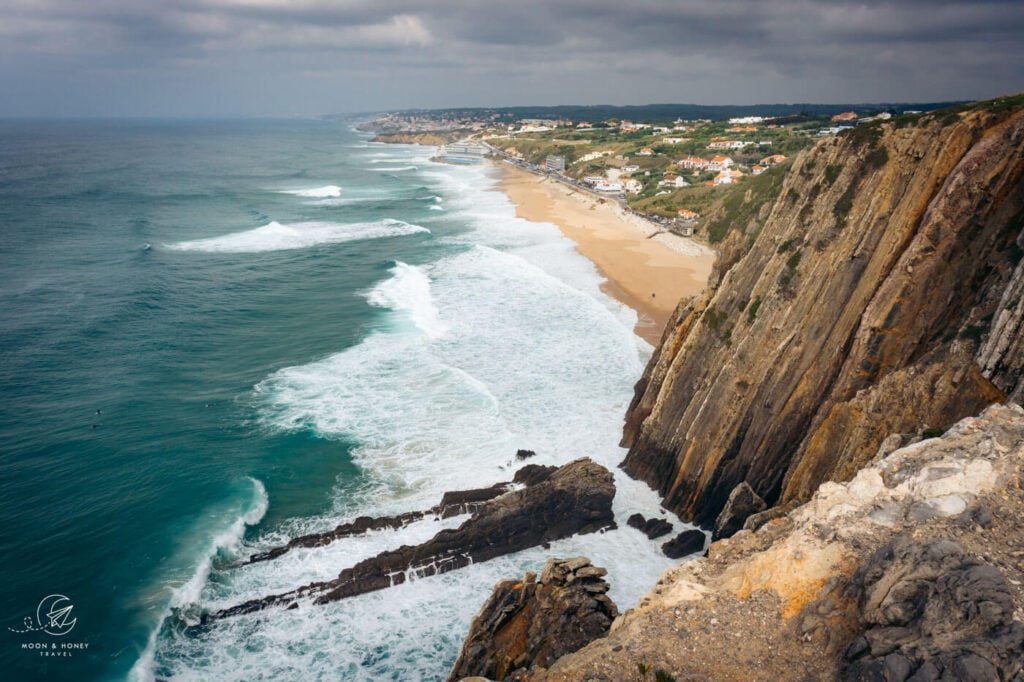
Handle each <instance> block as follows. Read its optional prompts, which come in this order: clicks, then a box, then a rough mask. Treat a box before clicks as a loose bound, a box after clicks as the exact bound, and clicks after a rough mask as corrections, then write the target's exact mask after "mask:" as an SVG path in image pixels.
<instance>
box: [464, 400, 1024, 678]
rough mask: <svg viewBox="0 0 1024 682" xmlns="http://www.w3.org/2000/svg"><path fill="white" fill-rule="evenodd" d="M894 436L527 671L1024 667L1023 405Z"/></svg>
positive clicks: (761, 674) (636, 674) (968, 672)
mask: <svg viewBox="0 0 1024 682" xmlns="http://www.w3.org/2000/svg"><path fill="white" fill-rule="evenodd" d="M885 452H886V451H885V450H882V451H880V453H879V454H878V457H877V458H874V459H873V461H872V462H871V463H870V464H869V465H868V466H866V467H865V468H863V469H862V470H861V471H860V472H858V474H857V475H856V476H855V477H854V478H853V480H852V481H850V482H848V483H842V484H840V483H825V484H824V485H822V486H821V487H820V489H819V490H818V491H817V492H816V493H815V494H814V495H813V497H812V498H811V499H810V500H809V501H808V502H807V503H805V504H803V505H802V506H800V507H798V508H796V509H795V510H793V511H791V512H790V513H789V514H787V515H784V516H781V517H779V518H775V519H772V520H770V521H767V522H766V523H764V524H763V525H761V526H760V527H759V528H757V529H756V530H743V531H740V532H738V533H737V534H736V535H735V536H733V537H732V538H729V539H726V540H721V541H719V542H716V543H714V544H713V545H711V548H710V552H709V556H708V558H707V559H703V560H699V561H688V562H683V563H682V564H681V565H680V566H678V567H676V568H673V569H670V570H669V571H667V572H666V573H665V574H664V575H663V576H662V578H661V579H660V580H659V582H658V585H657V586H656V587H655V588H654V590H652V592H650V593H649V594H648V595H647V596H646V597H644V598H643V599H642V600H641V602H640V604H639V606H638V607H637V608H635V609H631V610H630V611H628V612H626V614H624V615H623V616H621V617H620V618H618V619H616V621H615V622H614V623H613V624H612V627H611V630H610V632H609V634H608V635H607V636H604V637H600V638H598V639H597V640H595V641H594V642H592V643H590V644H589V645H587V646H585V647H583V648H582V649H580V650H578V651H576V652H575V653H570V654H568V655H565V656H563V657H561V658H559V659H558V660H557V661H555V662H553V663H551V664H550V665H546V664H545V663H542V662H541V663H538V664H535V665H533V666H532V667H529V668H525V667H524V668H522V669H520V671H519V673H520V674H519V675H518V676H517V677H516V678H515V679H520V680H532V681H534V682H541V681H547V682H555V681H558V682H568V681H576V680H668V679H676V680H722V681H733V680H735V681H737V682H739V681H742V682H758V681H763V682H782V681H793V682H796V681H798V680H835V679H842V680H914V681H915V682H926V681H936V682H937V681H939V680H974V681H977V682H988V681H989V680H1013V681H1018V680H1024V622H1022V621H1024V586H1022V585H1024V523H1022V520H1024V489H1022V486H1024V410H1022V409H1021V408H1020V407H1018V406H1016V405H1011V406H1001V405H996V406H993V407H990V408H988V409H986V410H985V411H984V412H983V413H982V414H981V415H979V416H977V417H969V418H967V419H964V420H961V421H960V422H958V423H957V424H956V425H954V426H953V427H952V428H950V429H949V431H948V432H947V433H946V434H945V435H944V436H943V437H941V438H930V439H925V440H923V441H919V442H917V443H914V444H912V445H909V446H907V447H904V448H901V449H899V450H896V451H895V452H891V453H889V454H888V455H885V456H883V455H884V453H885ZM532 607H533V605H532V604H530V603H529V601H528V600H527V603H526V604H525V605H523V604H519V603H518V602H517V606H516V608H517V609H518V610H519V611H524V612H529V611H530V609H531V608H532ZM517 612H518V611H517ZM485 613H487V611H486V610H485ZM569 625H570V626H571V623H570V624H569ZM562 629H570V630H571V627H569V626H566V625H564V624H563V625H562ZM557 637H558V633H557V632H553V633H552V638H554V639H557ZM548 646H554V644H553V643H549V644H548ZM467 649H468V650H470V651H471V652H475V653H476V655H477V656H478V660H484V659H486V657H487V655H488V652H493V651H495V650H496V649H495V648H491V649H487V648H486V647H484V648H483V650H480V651H477V650H474V649H472V648H471V647H469V645H468V644H467ZM467 649H464V656H463V659H462V660H460V662H461V663H463V664H465V662H466V661H465V658H466V651H467ZM460 670H461V671H464V672H470V671H472V672H479V671H481V669H480V668H477V669H473V668H462V669H460ZM487 672H489V673H490V674H494V675H495V678H496V679H500V678H501V676H502V675H501V674H496V673H497V672H501V673H502V674H504V671H495V670H493V669H489V670H487ZM455 677H458V675H456V676H455Z"/></svg>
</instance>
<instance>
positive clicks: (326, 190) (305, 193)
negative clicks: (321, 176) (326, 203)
mask: <svg viewBox="0 0 1024 682" xmlns="http://www.w3.org/2000/svg"><path fill="white" fill-rule="evenodd" d="M281 193H282V194H294V195H295V196H297V197H306V198H308V199H328V198H332V197H340V196H341V188H340V187H338V186H337V185H325V186H323V187H310V188H308V189H285V190H281Z"/></svg>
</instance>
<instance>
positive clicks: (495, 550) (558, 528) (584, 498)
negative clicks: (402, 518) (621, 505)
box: [205, 458, 615, 621]
mask: <svg viewBox="0 0 1024 682" xmlns="http://www.w3.org/2000/svg"><path fill="white" fill-rule="evenodd" d="M528 468H529V467H524V469H528ZM548 469H549V468H548V467H537V468H535V469H534V470H532V471H531V472H530V473H529V476H530V477H531V478H543V479H544V480H542V481H541V482H539V483H535V484H532V485H527V487H525V488H522V489H518V490H513V491H511V492H507V493H505V494H503V495H501V496H499V497H496V498H494V499H491V500H488V501H486V502H483V503H482V504H481V505H480V506H479V507H478V508H477V509H476V511H474V513H473V515H472V516H471V517H470V518H469V519H468V520H467V521H465V522H464V523H463V524H462V525H461V526H459V527H458V528H450V529H445V530H442V531H441V532H439V533H438V534H437V535H435V536H434V537H433V538H431V539H430V540H428V541H427V542H424V543H422V544H420V545H416V546H403V547H400V548H398V549H395V550H390V551H387V552H382V553H381V554H378V555H377V556H375V557H371V558H369V559H366V560H364V561H361V562H359V563H357V564H356V565H355V566H352V567H351V568H346V569H345V570H343V571H342V572H341V573H340V574H339V576H338V577H337V578H336V579H334V580H329V581H326V582H319V583H312V584H309V585H305V586H303V587H301V588H299V589H297V590H293V591H291V592H287V593H284V594H279V595H271V596H269V597H265V598H263V599H257V600H252V601H248V602H245V603H243V604H240V605H238V606H235V607H232V608H229V609H225V610H223V611H219V612H217V613H215V614H213V615H211V616H207V617H206V618H205V621H210V620H215V619H217V618H223V617H227V616H234V615H238V614H243V613H251V612H254V611H259V610H261V609H264V608H267V607H270V606H285V605H290V604H291V603H293V602H295V601H296V600H298V599H303V598H313V600H314V603H317V604H323V603H326V602H331V601H336V600H338V599H343V598H345V597H351V596H354V595H357V594H364V593H366V592H372V591H375V590H381V589H384V588H387V587H390V586H392V585H397V584H401V583H403V582H405V580H407V579H409V578H415V579H418V578H425V577H428V576H432V575H438V574H441V573H447V572H449V571H452V570H455V569H458V568H462V567H463V566H467V565H469V564H470V563H479V562H481V561H487V560H489V559H493V558H495V557H499V556H503V555H505V554H510V553H512V552H518V551H520V550H523V549H527V548H529V547H535V546H537V545H540V544H542V543H544V542H550V541H552V540H558V539H561V538H565V537H569V536H570V535H574V534H576V533H581V534H582V533H593V532H595V531H599V530H603V529H606V528H614V527H615V520H614V516H613V514H612V499H613V498H614V497H615V484H614V482H613V479H612V474H611V472H610V471H608V470H607V469H605V468H604V467H602V466H600V465H599V464H596V463H595V462H593V461H592V460H590V459H587V458H584V459H578V460H576V461H574V462H570V463H569V464H566V465H565V466H562V467H557V468H556V467H551V468H550V469H553V471H549V470H548ZM516 477H517V478H519V472H517V474H516ZM589 563H590V562H589V561H588V560H586V559H583V560H582V563H581V565H580V566H575V567H573V568H572V569H571V570H575V569H576V568H581V567H582V565H583V564H587V565H589ZM541 579H542V581H543V580H544V576H542V578H541Z"/></svg>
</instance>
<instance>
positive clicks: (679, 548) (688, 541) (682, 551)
mask: <svg viewBox="0 0 1024 682" xmlns="http://www.w3.org/2000/svg"><path fill="white" fill-rule="evenodd" d="M706 541H707V536H706V535H704V532H703V531H699V530H693V529H691V530H684V531H683V532H682V533H680V534H679V535H677V536H675V537H674V538H672V539H671V540H669V541H668V542H666V543H665V544H663V545H662V546H661V551H662V552H664V554H665V556H667V557H668V558H669V559H682V558H683V557H684V556H689V555H691V554H696V553H697V552H703V551H704V543H705V542H706Z"/></svg>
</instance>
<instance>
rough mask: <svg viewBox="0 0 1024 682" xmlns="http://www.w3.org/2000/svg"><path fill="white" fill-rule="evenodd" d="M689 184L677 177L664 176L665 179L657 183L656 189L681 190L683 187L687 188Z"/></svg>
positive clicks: (684, 179)
mask: <svg viewBox="0 0 1024 682" xmlns="http://www.w3.org/2000/svg"><path fill="white" fill-rule="evenodd" d="M689 186H690V183H688V182H687V181H686V178H683V177H680V176H678V175H669V174H667V173H666V174H665V177H664V178H663V179H661V180H659V181H658V187H669V188H672V189H681V188H683V187H689Z"/></svg>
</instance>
